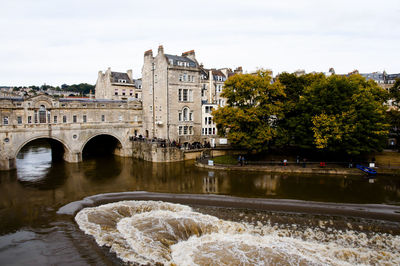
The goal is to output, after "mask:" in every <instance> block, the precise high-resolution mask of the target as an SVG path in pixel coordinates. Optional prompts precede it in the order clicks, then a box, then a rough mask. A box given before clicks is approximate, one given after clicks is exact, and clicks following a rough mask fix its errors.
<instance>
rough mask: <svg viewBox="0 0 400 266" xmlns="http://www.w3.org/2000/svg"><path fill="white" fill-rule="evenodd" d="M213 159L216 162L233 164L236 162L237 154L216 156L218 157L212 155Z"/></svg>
mask: <svg viewBox="0 0 400 266" xmlns="http://www.w3.org/2000/svg"><path fill="white" fill-rule="evenodd" d="M213 160H214V163H217V164H229V165H235V164H237V163H238V161H237V156H233V155H223V156H218V157H214V158H213Z"/></svg>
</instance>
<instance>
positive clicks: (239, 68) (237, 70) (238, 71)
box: [235, 66, 243, 74]
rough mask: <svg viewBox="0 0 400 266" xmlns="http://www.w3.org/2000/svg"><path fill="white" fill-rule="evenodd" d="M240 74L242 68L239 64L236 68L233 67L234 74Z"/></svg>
mask: <svg viewBox="0 0 400 266" xmlns="http://www.w3.org/2000/svg"><path fill="white" fill-rule="evenodd" d="M238 73H239V74H242V73H243V69H242V67H241V66H239V67H237V68H236V69H235V74H238Z"/></svg>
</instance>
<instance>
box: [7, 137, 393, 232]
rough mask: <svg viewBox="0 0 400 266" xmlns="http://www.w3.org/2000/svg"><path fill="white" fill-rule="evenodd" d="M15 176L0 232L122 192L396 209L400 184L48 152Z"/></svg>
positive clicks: (27, 156)
mask: <svg viewBox="0 0 400 266" xmlns="http://www.w3.org/2000/svg"><path fill="white" fill-rule="evenodd" d="M17 167H18V169H17V170H16V171H9V172H0V217H1V219H0V229H3V230H4V228H7V227H8V228H10V227H12V228H18V225H21V224H25V225H26V224H34V223H36V221H37V220H38V219H40V216H41V215H43V213H46V212H45V211H44V212H43V210H45V209H57V208H59V207H61V206H62V205H65V204H67V203H70V202H73V201H76V200H80V199H82V198H84V197H86V196H89V195H95V194H100V193H108V192H122V191H150V192H165V193H187V194H222V195H232V196H241V197H261V198H284V199H300V200H311V201H327V202H348V203H378V204H380V203H388V204H400V178H399V177H393V176H379V177H378V178H377V179H376V181H375V182H374V183H369V182H368V180H365V179H363V178H362V177H360V176H355V177H345V176H320V175H311V176H307V175H282V174H270V173H263V172H234V171H217V170H216V171H211V170H204V169H199V168H196V167H195V166H194V165H193V163H192V162H180V163H166V164H162V163H151V162H145V161H139V160H134V159H131V158H120V157H108V158H96V159H89V160H85V161H83V162H82V163H79V164H70V163H66V162H63V161H52V160H51V150H50V147H49V146H43V145H42V144H41V145H40V146H39V147H37V146H36V147H35V146H33V147H32V146H31V147H27V148H26V149H24V150H23V151H21V153H20V154H19V155H18V159H17Z"/></svg>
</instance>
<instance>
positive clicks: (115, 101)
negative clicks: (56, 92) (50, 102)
mask: <svg viewBox="0 0 400 266" xmlns="http://www.w3.org/2000/svg"><path fill="white" fill-rule="evenodd" d="M59 101H60V102H87V103H89V102H90V103H96V102H97V103H99V102H100V103H126V102H127V101H126V100H108V99H90V98H61V99H59Z"/></svg>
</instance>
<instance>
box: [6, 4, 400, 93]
mask: <svg viewBox="0 0 400 266" xmlns="http://www.w3.org/2000/svg"><path fill="white" fill-rule="evenodd" d="M0 13H1V16H0V32H1V39H0V85H18V86H20V85H42V84H44V83H46V84H50V85H54V86H57V85H61V84H63V83H67V84H72V83H81V82H87V83H91V84H95V82H96V79H97V72H98V71H99V70H105V69H106V68H107V67H111V68H112V70H114V71H121V72H123V71H126V70H127V69H133V73H134V76H135V77H137V78H139V77H140V76H141V68H142V64H143V53H144V52H145V51H146V50H149V49H153V52H154V53H156V52H157V47H158V45H160V44H162V45H163V46H164V51H165V53H168V54H179V55H180V54H181V53H182V52H185V51H188V50H192V49H194V50H195V51H196V58H197V60H198V61H199V62H200V63H203V64H204V66H205V67H207V68H222V67H230V68H236V67H237V66H242V67H243V69H244V70H245V71H253V70H255V69H257V68H268V69H272V70H273V72H274V75H275V74H277V73H279V72H282V71H287V72H293V71H295V70H297V69H305V70H306V71H307V72H312V71H319V72H326V71H328V69H329V67H334V68H335V70H336V73H348V72H350V71H352V70H354V69H358V70H359V71H360V72H362V73H366V72H373V71H383V70H386V71H387V72H388V73H400V52H399V51H400V28H399V26H400V1H399V0H380V1H371V0H332V1H323V0H303V1H298V0H279V1H272V0H265V1H261V0H260V1H255V0H238V1H236V0H229V1H224V0H223V1H220V0H213V1H209V0H203V1H188V0H187V1H177V0H176V1H175V0H166V1H154V0H146V1H135V0H130V1H129V0H108V1H104V0H68V1H64V0H13V1H7V0H0Z"/></svg>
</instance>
